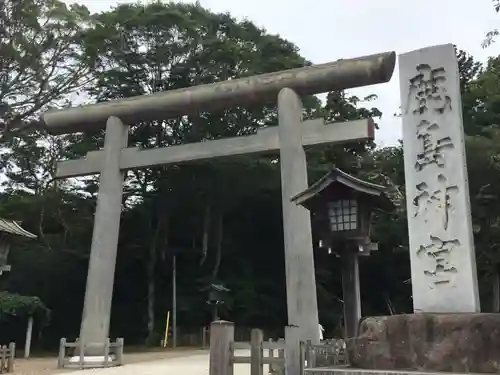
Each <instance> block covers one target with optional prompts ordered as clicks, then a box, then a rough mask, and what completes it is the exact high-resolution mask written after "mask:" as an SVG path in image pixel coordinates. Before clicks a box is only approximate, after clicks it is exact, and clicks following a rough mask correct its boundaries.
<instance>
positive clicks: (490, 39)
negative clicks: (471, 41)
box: [482, 0, 500, 48]
mask: <svg viewBox="0 0 500 375" xmlns="http://www.w3.org/2000/svg"><path fill="white" fill-rule="evenodd" d="M492 2H493V7H494V9H495V12H497V13H499V12H500V1H499V0H492ZM499 34H500V32H499V31H498V29H493V30H491V31H488V32H487V33H486V36H485V38H484V40H483V44H482V46H483V48H486V47H489V46H490V45H491V44H492V43H494V42H495V39H496V37H497V36H498V35H499Z"/></svg>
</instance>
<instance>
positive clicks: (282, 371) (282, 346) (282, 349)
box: [278, 339, 302, 375]
mask: <svg viewBox="0 0 500 375" xmlns="http://www.w3.org/2000/svg"><path fill="white" fill-rule="evenodd" d="M278 343H279V344H280V347H279V349H278V358H281V359H283V364H282V365H281V366H280V367H279V374H280V375H285V339H279V340H278ZM301 375H302V374H301Z"/></svg>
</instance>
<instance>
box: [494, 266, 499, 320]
mask: <svg viewBox="0 0 500 375" xmlns="http://www.w3.org/2000/svg"><path fill="white" fill-rule="evenodd" d="M492 307H493V308H492V310H493V312H495V313H498V312H500V265H496V266H495V272H494V274H493V301H492Z"/></svg>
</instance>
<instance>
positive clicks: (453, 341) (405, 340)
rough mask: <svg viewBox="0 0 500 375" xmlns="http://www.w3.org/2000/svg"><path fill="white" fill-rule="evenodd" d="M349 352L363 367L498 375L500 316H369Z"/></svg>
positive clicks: (349, 345)
mask: <svg viewBox="0 0 500 375" xmlns="http://www.w3.org/2000/svg"><path fill="white" fill-rule="evenodd" d="M347 352H348V355H349V361H350V364H351V366H352V367H357V368H363V369H377V370H419V371H449V372H476V373H494V372H500V314H480V313H477V314H472V313H471V314H428V313H419V314H408V315H392V316H379V317H368V318H365V319H363V320H362V321H361V323H360V327H359V335H358V337H357V338H355V339H352V340H349V341H348V343H347Z"/></svg>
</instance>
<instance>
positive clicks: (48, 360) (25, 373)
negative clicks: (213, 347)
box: [14, 348, 206, 375]
mask: <svg viewBox="0 0 500 375" xmlns="http://www.w3.org/2000/svg"><path fill="white" fill-rule="evenodd" d="M203 352H206V351H203V350H193V349H191V348H189V349H176V350H172V349H165V350H155V351H148V352H141V353H134V352H132V353H127V350H126V349H125V353H124V354H123V360H124V362H125V364H127V363H137V362H146V361H154V360H157V359H166V358H178V357H184V356H189V355H192V354H198V353H203ZM69 371H74V369H61V370H59V369H58V368H57V357H55V356H54V357H43V358H29V359H24V358H16V361H15V365H14V374H15V375H49V374H56V373H64V372H69Z"/></svg>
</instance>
